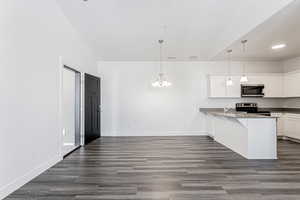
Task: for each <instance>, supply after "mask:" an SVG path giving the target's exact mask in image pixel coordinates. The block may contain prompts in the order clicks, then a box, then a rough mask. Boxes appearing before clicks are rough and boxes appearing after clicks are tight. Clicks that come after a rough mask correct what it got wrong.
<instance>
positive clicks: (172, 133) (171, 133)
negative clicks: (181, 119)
mask: <svg viewBox="0 0 300 200" xmlns="http://www.w3.org/2000/svg"><path fill="white" fill-rule="evenodd" d="M206 135H208V134H207V132H205V131H132V132H121V131H120V132H102V134H101V136H104V137H105V136H107V137H122V136H124V137H126V136H206Z"/></svg>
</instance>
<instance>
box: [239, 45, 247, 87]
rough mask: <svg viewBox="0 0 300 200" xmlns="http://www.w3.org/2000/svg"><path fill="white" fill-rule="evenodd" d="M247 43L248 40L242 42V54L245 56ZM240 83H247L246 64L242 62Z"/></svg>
mask: <svg viewBox="0 0 300 200" xmlns="http://www.w3.org/2000/svg"><path fill="white" fill-rule="evenodd" d="M247 42H248V40H242V41H241V43H242V46H243V53H244V55H245V53H246V43H247ZM240 82H241V83H247V82H248V77H247V76H246V62H245V61H244V62H243V74H242V77H241V80H240Z"/></svg>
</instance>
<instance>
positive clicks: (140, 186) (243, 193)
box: [6, 136, 300, 200]
mask: <svg viewBox="0 0 300 200" xmlns="http://www.w3.org/2000/svg"><path fill="white" fill-rule="evenodd" d="M278 154H279V159H278V160H275V161H273V160H246V159H244V158H242V157H241V156H239V155H238V154H236V153H234V152H232V151H231V150H229V149H228V148H226V147H224V146H222V145H220V144H218V143H216V142H214V141H213V140H212V139H211V138H209V137H206V136H185V137H179V136H178V137H103V138H101V139H99V140H97V141H95V142H93V143H91V144H89V145H87V146H85V147H84V148H81V149H79V150H77V151H75V152H74V153H73V154H71V155H70V156H69V157H67V158H66V159H65V160H63V161H62V162H60V163H58V164H57V165H55V166H54V167H52V168H51V169H49V170H47V171H46V172H45V173H43V174H41V175H40V176H38V177H37V178H35V179H34V180H32V181H31V182H30V183H28V184H26V185H25V186H23V187H22V188H20V189H19V190H17V191H16V192H14V193H13V194H11V195H10V196H9V197H7V198H6V199H7V200H20V199H22V200H24V199H33V200H58V199H64V200H84V199H93V200H94V199H106V200H116V199H134V200H138V199H139V200H150V199H157V200H164V199H172V200H179V199H182V200H192V199H197V200H199V199H204V200H229V199H230V200H235V199H238V200H246V199H247V200H248V199H251V200H255V199H263V200H271V199H272V200H277V199H278V200H279V199H280V200H282V199H287V200H289V199H290V200H294V199H298V200H299V199H300V144H297V143H293V142H289V141H279V142H278Z"/></svg>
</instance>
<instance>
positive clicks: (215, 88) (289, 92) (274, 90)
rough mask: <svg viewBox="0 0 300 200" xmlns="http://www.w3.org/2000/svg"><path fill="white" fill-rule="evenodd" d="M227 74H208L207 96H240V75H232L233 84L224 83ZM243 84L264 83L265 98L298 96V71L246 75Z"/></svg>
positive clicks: (299, 94) (299, 73)
mask: <svg viewBox="0 0 300 200" xmlns="http://www.w3.org/2000/svg"><path fill="white" fill-rule="evenodd" d="M226 78H227V76H224V75H210V76H209V83H210V88H209V97H216V98H221V97H225V98H230V97H231V98H238V97H240V96H241V85H240V78H241V76H238V75H234V76H232V80H233V85H231V86H227V85H226ZM245 84H264V86H265V88H264V93H265V96H264V97H265V98H283V97H287V98H288V97H300V71H294V72H289V73H284V74H282V73H269V74H251V75H248V82H247V83H245Z"/></svg>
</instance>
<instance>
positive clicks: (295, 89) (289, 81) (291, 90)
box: [284, 73, 300, 97]
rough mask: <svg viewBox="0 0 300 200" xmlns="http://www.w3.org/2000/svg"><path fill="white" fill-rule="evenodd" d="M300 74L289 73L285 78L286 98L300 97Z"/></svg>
mask: <svg viewBox="0 0 300 200" xmlns="http://www.w3.org/2000/svg"><path fill="white" fill-rule="evenodd" d="M299 82H300V73H287V74H285V76H284V95H285V97H300V84H299Z"/></svg>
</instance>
